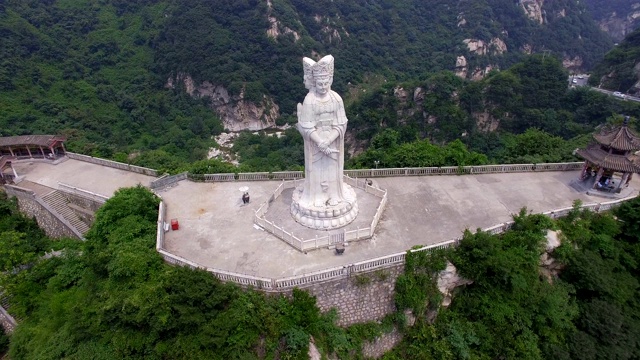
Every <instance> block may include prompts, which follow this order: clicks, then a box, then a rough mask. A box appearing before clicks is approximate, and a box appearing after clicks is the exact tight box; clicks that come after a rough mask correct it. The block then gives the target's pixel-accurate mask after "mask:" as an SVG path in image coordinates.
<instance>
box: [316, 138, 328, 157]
mask: <svg viewBox="0 0 640 360" xmlns="http://www.w3.org/2000/svg"><path fill="white" fill-rule="evenodd" d="M318 148H319V149H320V151H322V153H324V154H325V155H329V154H331V148H329V142H327V141H322V142H320V143H318Z"/></svg>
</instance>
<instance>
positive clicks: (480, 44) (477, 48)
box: [462, 39, 487, 55]
mask: <svg viewBox="0 0 640 360" xmlns="http://www.w3.org/2000/svg"><path fill="white" fill-rule="evenodd" d="M462 42H463V43H465V44H466V45H467V49H468V50H469V52H472V53H476V54H477V55H485V54H486V53H487V46H486V44H485V42H484V41H482V40H478V39H464V40H462Z"/></svg>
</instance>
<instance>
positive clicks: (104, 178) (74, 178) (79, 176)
mask: <svg viewBox="0 0 640 360" xmlns="http://www.w3.org/2000/svg"><path fill="white" fill-rule="evenodd" d="M13 167H14V168H15V169H16V172H17V173H18V175H19V176H24V177H25V179H26V180H28V181H31V182H34V183H38V184H41V185H44V186H48V187H50V188H54V189H57V188H58V183H59V182H60V183H64V184H67V185H71V186H75V187H78V188H81V189H83V190H88V191H91V192H94V193H96V194H100V195H103V196H107V197H111V196H112V195H113V193H115V192H116V190H118V189H119V188H121V187H130V186H136V185H138V184H142V185H143V186H146V187H149V184H150V183H151V181H153V180H154V179H155V178H154V177H153V176H147V175H142V174H138V173H134V172H131V171H125V170H120V169H115V168H111V167H107V166H102V165H96V164H92V163H89V162H86V161H80V160H74V159H68V160H66V161H64V162H61V163H59V164H57V165H54V164H51V163H45V162H39V161H27V162H22V161H21V162H16V163H14V164H13ZM18 186H20V184H18Z"/></svg>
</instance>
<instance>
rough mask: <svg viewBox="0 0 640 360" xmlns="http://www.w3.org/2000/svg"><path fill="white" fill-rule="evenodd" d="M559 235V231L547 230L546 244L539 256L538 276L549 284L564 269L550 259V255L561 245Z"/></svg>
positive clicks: (554, 260)
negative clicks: (542, 277)
mask: <svg viewBox="0 0 640 360" xmlns="http://www.w3.org/2000/svg"><path fill="white" fill-rule="evenodd" d="M559 235H561V233H560V231H553V230H547V244H546V246H545V250H544V252H543V253H542V255H540V274H542V275H543V276H544V277H545V278H546V279H547V281H549V282H552V281H553V279H555V278H556V277H558V273H560V271H561V270H562V269H563V268H564V264H561V263H559V262H558V261H556V259H554V258H552V257H551V253H553V251H554V250H555V249H556V248H557V247H558V246H560V244H561V241H560V238H559Z"/></svg>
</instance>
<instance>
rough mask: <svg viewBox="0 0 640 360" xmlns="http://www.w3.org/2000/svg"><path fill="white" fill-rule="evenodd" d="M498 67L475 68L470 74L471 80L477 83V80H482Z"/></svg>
mask: <svg viewBox="0 0 640 360" xmlns="http://www.w3.org/2000/svg"><path fill="white" fill-rule="evenodd" d="M497 68H498V67H497V66H496V67H494V65H487V66H485V67H484V69H483V68H480V67H477V68H475V69H474V70H473V72H472V73H471V80H473V81H477V80H482V79H483V78H484V77H485V76H487V74H488V73H489V72H490V71H491V70H493V69H497Z"/></svg>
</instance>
